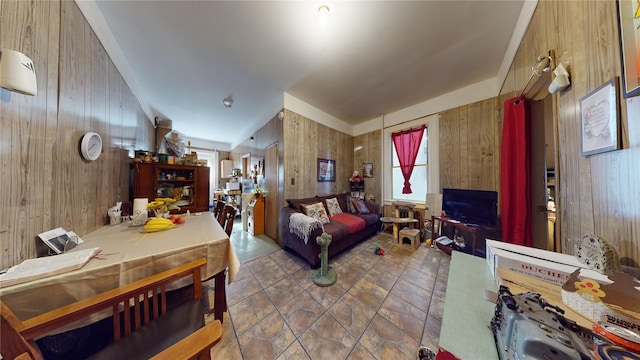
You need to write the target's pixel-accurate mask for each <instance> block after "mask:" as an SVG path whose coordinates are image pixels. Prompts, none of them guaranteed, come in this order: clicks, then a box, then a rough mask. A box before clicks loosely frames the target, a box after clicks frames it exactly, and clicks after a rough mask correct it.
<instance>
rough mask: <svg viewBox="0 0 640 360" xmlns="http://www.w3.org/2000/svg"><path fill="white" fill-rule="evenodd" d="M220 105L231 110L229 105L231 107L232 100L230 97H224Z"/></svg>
mask: <svg viewBox="0 0 640 360" xmlns="http://www.w3.org/2000/svg"><path fill="white" fill-rule="evenodd" d="M222 103H223V104H224V107H226V108H227V109H231V105H233V98H232V97H231V96H229V97H226V98H224V100H222Z"/></svg>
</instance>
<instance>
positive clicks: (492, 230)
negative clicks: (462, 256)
mask: <svg viewBox="0 0 640 360" xmlns="http://www.w3.org/2000/svg"><path fill="white" fill-rule="evenodd" d="M436 221H439V222H440V226H438V231H437V233H439V234H437V233H436V231H435V229H436ZM431 224H433V225H432V231H431V243H432V244H433V243H435V240H436V238H437V237H438V235H440V234H441V233H442V224H449V225H451V226H453V227H454V228H456V229H458V230H461V231H463V232H466V233H469V234H471V255H475V254H476V248H477V245H478V236H479V235H480V236H483V237H491V238H493V239H496V240H499V239H500V238H501V237H500V229H498V228H497V227H493V226H484V225H477V224H465V223H463V222H460V221H458V220H453V219H450V218H447V217H444V216H431Z"/></svg>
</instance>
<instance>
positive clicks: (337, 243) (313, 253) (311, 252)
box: [280, 193, 380, 268]
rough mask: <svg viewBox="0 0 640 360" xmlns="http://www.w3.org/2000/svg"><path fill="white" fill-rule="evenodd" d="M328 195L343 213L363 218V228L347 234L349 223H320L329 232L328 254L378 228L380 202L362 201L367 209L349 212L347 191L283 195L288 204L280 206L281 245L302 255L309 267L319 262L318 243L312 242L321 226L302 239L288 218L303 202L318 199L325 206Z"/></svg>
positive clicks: (374, 232)
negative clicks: (302, 196) (292, 196)
mask: <svg viewBox="0 0 640 360" xmlns="http://www.w3.org/2000/svg"><path fill="white" fill-rule="evenodd" d="M331 198H336V199H337V200H338V204H340V208H341V209H342V211H343V212H344V213H348V214H351V215H354V216H357V217H359V218H361V219H363V220H364V221H365V226H364V228H363V229H361V230H358V231H356V232H353V233H351V234H350V233H349V227H348V226H347V225H344V224H342V223H339V222H337V221H330V222H329V223H328V224H324V225H323V226H324V231H325V232H326V233H329V234H331V236H332V240H331V244H330V245H329V258H331V257H332V256H333V255H335V254H338V253H339V252H341V251H343V250H345V249H347V248H349V247H350V246H352V245H354V244H356V243H358V242H360V241H362V240H365V239H368V238H369V237H371V236H372V235H374V234H376V233H377V232H378V230H380V205H379V204H377V203H372V202H365V205H366V207H367V209H368V212H369V213H367V214H364V213H363V214H358V213H356V212H351V209H352V208H353V206H351V205H350V204H349V203H348V201H349V199H350V198H349V196H348V195H347V193H344V194H337V195H327V196H316V197H312V198H306V199H287V203H288V206H285V207H283V208H282V210H281V216H280V219H281V222H280V234H281V235H282V245H283V246H284V247H286V248H288V249H290V250H292V251H293V252H295V253H296V254H298V255H299V256H300V257H302V258H303V259H305V260H306V261H307V262H308V263H309V264H310V265H311V267H312V268H317V267H318V266H320V258H319V257H318V255H319V254H320V245H318V243H317V242H316V237H318V236H320V235H321V234H322V229H320V228H316V229H314V230H313V232H311V234H310V235H309V236H308V240H307V242H306V243H305V242H304V239H302V238H301V237H300V236H299V235H297V234H295V233H293V232H292V231H291V230H290V228H289V221H290V218H291V215H292V214H295V213H302V212H303V211H302V205H303V204H305V205H306V204H313V203H317V202H322V203H323V205H324V207H325V209H327V204H326V200H327V199H331Z"/></svg>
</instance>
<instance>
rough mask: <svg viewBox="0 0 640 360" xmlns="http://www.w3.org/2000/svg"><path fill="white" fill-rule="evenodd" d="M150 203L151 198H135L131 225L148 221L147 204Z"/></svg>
mask: <svg viewBox="0 0 640 360" xmlns="http://www.w3.org/2000/svg"><path fill="white" fill-rule="evenodd" d="M148 203H149V199H146V198H138V199H133V216H132V221H131V225H133V226H142V225H144V223H145V222H147V214H148V211H147V204H148Z"/></svg>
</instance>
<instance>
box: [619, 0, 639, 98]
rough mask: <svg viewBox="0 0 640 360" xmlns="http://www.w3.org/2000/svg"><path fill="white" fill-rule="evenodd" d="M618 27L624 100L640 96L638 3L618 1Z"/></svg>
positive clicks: (626, 0)
mask: <svg viewBox="0 0 640 360" xmlns="http://www.w3.org/2000/svg"><path fill="white" fill-rule="evenodd" d="M618 26H619V32H620V46H621V52H620V54H621V55H622V56H621V57H622V80H623V81H622V88H623V94H624V97H625V98H628V97H632V96H636V95H640V46H639V44H640V3H638V1H635V0H618Z"/></svg>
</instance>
